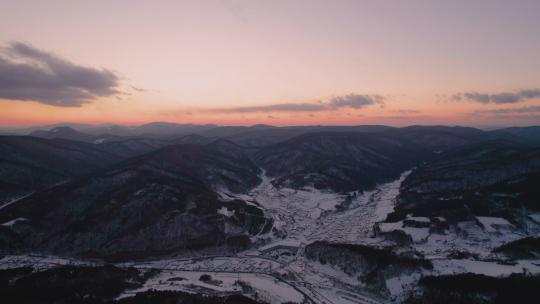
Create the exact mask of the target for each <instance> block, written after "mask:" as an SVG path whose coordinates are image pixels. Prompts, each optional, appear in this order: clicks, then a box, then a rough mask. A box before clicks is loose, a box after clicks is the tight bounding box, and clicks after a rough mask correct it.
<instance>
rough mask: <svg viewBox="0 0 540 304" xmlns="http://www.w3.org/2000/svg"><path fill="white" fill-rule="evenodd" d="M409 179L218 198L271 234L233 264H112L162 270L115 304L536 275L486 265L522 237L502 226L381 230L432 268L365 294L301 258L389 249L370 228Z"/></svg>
mask: <svg viewBox="0 0 540 304" xmlns="http://www.w3.org/2000/svg"><path fill="white" fill-rule="evenodd" d="M408 174H409V172H404V173H403V174H402V175H401V176H400V178H398V179H396V180H395V181H392V182H389V183H386V184H382V185H379V186H378V187H377V188H376V189H374V190H372V191H366V192H364V193H349V194H336V193H331V192H324V191H320V190H317V189H313V188H309V189H302V190H293V189H287V188H282V189H276V188H275V187H274V186H273V185H272V183H271V179H270V178H269V177H266V176H265V177H264V178H263V182H262V183H261V184H260V185H259V186H257V187H256V188H255V189H253V190H252V191H251V192H250V193H249V194H246V195H233V194H230V193H222V197H223V198H224V199H225V198H234V197H237V198H240V199H243V200H245V201H248V202H250V201H251V202H257V203H258V204H259V205H260V206H261V207H262V208H263V209H264V212H265V214H266V215H267V216H270V217H272V218H273V219H274V230H273V231H272V232H270V233H267V234H263V235H257V236H254V237H253V241H254V243H255V244H257V246H255V247H254V248H252V249H250V250H248V251H244V252H241V253H239V254H237V255H234V256H207V257H193V258H167V259H158V260H148V261H136V262H128V263H121V264H117V265H116V266H119V267H124V268H127V267H134V268H137V269H140V270H143V271H150V270H151V269H156V270H159V273H158V274H156V275H154V276H152V277H151V278H150V279H148V280H147V281H146V282H145V283H144V285H143V286H142V287H140V288H137V289H132V290H125V291H124V293H123V294H122V295H121V296H120V298H125V297H130V296H133V295H135V294H136V293H138V292H142V291H147V290H177V291H184V292H189V293H207V294H230V293H239V292H241V293H243V294H245V295H247V296H249V297H251V298H252V299H256V300H260V301H263V302H269V303H283V302H293V303H302V302H306V303H327V304H330V303H335V304H341V303H343V304H360V303H371V304H374V303H386V302H400V301H403V300H404V297H405V296H406V294H407V292H408V291H410V290H411V289H412V288H413V287H414V286H416V285H417V282H418V280H419V278H420V277H421V276H425V275H439V274H457V273H468V272H472V273H478V274H485V275H488V276H501V275H509V274H512V273H522V272H523V271H524V269H526V270H527V271H528V272H529V273H540V260H523V261H517V262H516V263H514V264H512V265H510V264H508V265H506V264H502V263H500V262H499V261H496V260H488V259H487V257H489V256H490V250H491V249H492V247H493V246H496V245H498V244H500V243H504V242H507V241H509V240H514V239H517V238H519V237H523V235H519V234H516V235H514V234H513V233H505V230H504V229H507V228H505V227H499V226H500V225H499V226H497V225H494V226H493V227H490V228H489V229H486V226H484V227H483V228H479V227H476V226H474V225H473V224H471V223H463V225H471V226H470V227H467V229H468V231H471V234H470V235H469V236H467V237H464V236H462V235H458V234H456V233H455V232H453V231H446V232H444V233H441V234H433V233H431V232H430V231H429V229H428V228H410V227H404V226H403V225H402V224H400V223H397V224H395V223H392V224H393V226H391V227H383V228H384V229H389V230H392V229H394V230H403V231H404V233H405V234H408V235H410V236H411V238H412V240H413V244H411V245H410V247H412V249H414V250H415V251H417V252H420V253H422V254H423V255H424V257H425V259H426V260H429V261H430V262H431V263H432V264H433V268H432V269H430V270H425V269H420V270H418V271H406V272H401V271H399V269H397V270H396V271H394V272H393V273H388V272H387V273H385V284H384V286H367V285H366V284H365V283H362V282H361V281H359V280H358V278H357V277H355V276H354V275H350V274H347V273H345V272H344V271H343V270H342V269H341V268H340V267H337V266H335V265H333V266H332V265H330V264H327V263H320V262H319V261H316V260H313V259H309V258H307V257H306V254H305V250H306V246H307V245H308V244H311V243H313V242H316V241H323V242H329V243H342V244H359V245H368V246H376V247H384V246H387V245H389V241H388V240H387V239H385V238H382V237H380V236H377V235H375V233H374V229H373V228H374V226H375V225H376V224H377V223H378V222H381V221H383V220H384V219H385V218H386V215H387V214H388V213H390V212H391V211H392V210H393V206H394V202H395V198H396V196H397V195H398V193H399V186H400V184H401V182H402V181H403V179H404V178H405V177H406V176H407V175H408ZM416 220H417V221H424V220H425V219H416ZM482 220H485V221H486V222H487V226H489V223H490V221H491V222H496V223H498V222H497V220H494V219H482ZM383 225H387V224H383ZM502 226H504V225H502ZM490 229H492V230H490ZM487 239H489V240H491V241H487ZM493 242H494V243H493ZM455 247H459V249H464V248H471V250H472V251H474V253H476V254H478V256H479V258H475V259H473V258H470V259H451V258H447V256H448V255H447V251H449V250H451V249H455ZM407 250H411V248H407ZM97 264H100V263H99V262H94V261H79V260H73V259H64V258H55V257H44V256H5V257H3V258H2V259H0V269H7V268H16V267H22V266H32V267H34V268H35V269H38V270H43V269H48V268H53V267H56V266H59V265H75V266H78V265H97ZM203 275H209V276H210V279H205V280H201V276H203Z"/></svg>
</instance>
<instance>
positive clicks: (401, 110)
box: [389, 109, 422, 114]
mask: <svg viewBox="0 0 540 304" xmlns="http://www.w3.org/2000/svg"><path fill="white" fill-rule="evenodd" d="M389 112H392V113H399V114H419V113H422V111H419V110H412V109H397V110H390V111H389Z"/></svg>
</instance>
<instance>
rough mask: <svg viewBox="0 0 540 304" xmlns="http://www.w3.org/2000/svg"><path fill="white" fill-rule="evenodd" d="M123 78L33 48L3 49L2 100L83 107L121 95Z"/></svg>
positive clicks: (17, 45) (0, 60) (0, 51)
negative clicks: (100, 98)
mask: <svg viewBox="0 0 540 304" xmlns="http://www.w3.org/2000/svg"><path fill="white" fill-rule="evenodd" d="M118 86H119V78H118V76H116V74H114V73H113V72H111V71H109V70H106V69H96V68H91V67H85V66H80V65H77V64H74V63H72V62H69V61H67V60H65V59H62V58H60V57H58V56H57V55H54V54H51V53H47V52H45V51H42V50H40V49H37V48H34V47H33V46H31V45H28V44H25V43H21V42H13V43H11V44H9V45H8V46H7V47H4V48H2V49H0V98H1V99H10V100H20V101H36V102H40V103H44V104H48V105H52V106H59V107H79V106H81V105H82V104H85V103H89V102H91V101H93V100H95V99H96V98H98V97H106V96H114V95H116V94H119V93H120V91H119V90H118Z"/></svg>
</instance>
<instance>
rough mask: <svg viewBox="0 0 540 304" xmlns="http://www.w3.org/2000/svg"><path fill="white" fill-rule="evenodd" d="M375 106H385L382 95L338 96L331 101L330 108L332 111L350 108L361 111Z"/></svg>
mask: <svg viewBox="0 0 540 304" xmlns="http://www.w3.org/2000/svg"><path fill="white" fill-rule="evenodd" d="M373 104H380V105H383V104H384V98H383V97H382V96H380V95H358V94H349V95H345V96H337V97H334V98H332V99H330V102H329V103H328V106H329V107H330V108H332V109H337V108H346V107H350V108H353V109H360V108H363V107H365V106H369V105H373Z"/></svg>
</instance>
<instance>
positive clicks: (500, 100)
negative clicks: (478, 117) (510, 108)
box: [450, 89, 540, 104]
mask: <svg viewBox="0 0 540 304" xmlns="http://www.w3.org/2000/svg"><path fill="white" fill-rule="evenodd" d="M538 97H540V89H523V90H516V91H514V92H501V93H495V94H491V93H478V92H464V93H457V94H454V95H452V96H450V99H451V100H453V101H462V100H466V101H473V102H479V103H483V104H489V103H493V104H511V103H518V102H522V101H525V100H527V99H532V98H538Z"/></svg>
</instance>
